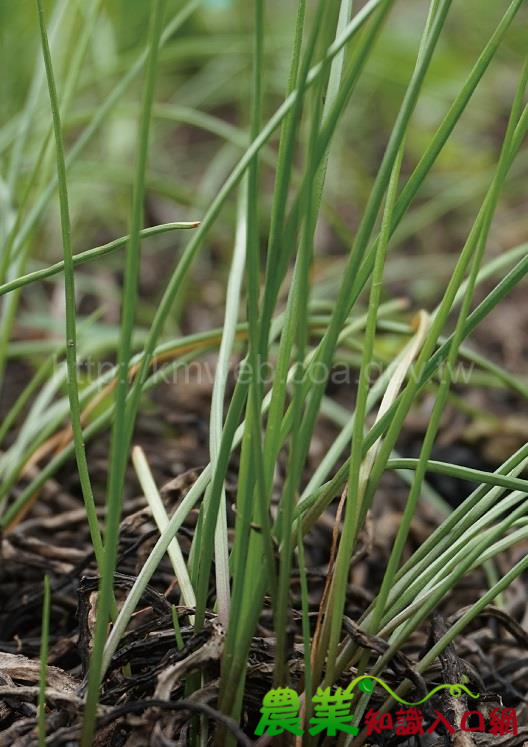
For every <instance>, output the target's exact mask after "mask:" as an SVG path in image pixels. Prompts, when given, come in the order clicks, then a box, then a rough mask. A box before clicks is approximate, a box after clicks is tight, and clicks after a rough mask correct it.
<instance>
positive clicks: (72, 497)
mask: <svg viewBox="0 0 528 747" xmlns="http://www.w3.org/2000/svg"><path fill="white" fill-rule="evenodd" d="M336 394H337V395H339V393H336ZM209 397H210V391H209V389H208V387H207V386H206V387H203V386H198V385H193V384H189V385H188V386H187V387H186V388H182V386H181V385H180V384H179V385H178V388H177V394H176V388H175V387H169V386H165V385H164V386H163V387H161V388H160V389H159V390H157V392H156V394H155V395H154V400H153V402H152V404H151V407H150V412H149V413H148V414H143V415H142V416H141V418H140V421H139V424H138V429H137V438H138V442H140V443H141V444H142V445H143V446H144V448H145V449H146V451H147V455H148V457H149V461H150V463H151V465H152V467H153V470H154V472H155V475H156V478H157V480H158V484H160V485H164V488H163V491H162V492H163V496H164V500H165V501H166V504H167V508H168V509H170V510H173V508H174V507H175V506H176V505H177V503H178V501H179V500H180V499H181V497H182V496H183V495H184V494H185V492H186V490H188V488H189V486H190V485H191V484H192V482H193V480H194V479H196V476H197V474H198V473H199V470H200V469H201V468H202V467H203V465H204V464H205V462H206V460H207V453H208V452H207V424H206V423H207V420H206V417H207V412H208V409H207V408H208V402H209ZM426 417H427V401H425V403H424V404H423V407H422V411H421V410H420V409H418V410H417V411H416V413H415V414H414V419H411V421H410V425H409V430H408V433H407V440H408V450H409V452H412V450H413V448H414V447H413V439H414V438H415V437H416V435H417V434H419V432H420V431H421V430H422V428H423V421H425V420H426ZM447 420H448V421H449V422H450V429H451V431H450V435H449V434H448V433H447V431H445V432H444V448H445V449H449V448H451V449H457V448H458V449H460V448H464V447H461V446H460V444H457V443H455V441H456V439H459V436H460V432H459V431H457V429H456V428H455V429H454V431H453V422H454V421H453V418H447ZM455 421H456V419H455ZM422 432H423V431H422ZM330 438H332V431H331V429H330V428H329V427H328V426H327V427H324V426H323V427H321V429H320V432H319V434H318V439H317V440H316V442H315V444H314V448H313V454H312V458H313V459H315V460H317V459H318V454H319V452H321V453H322V452H323V451H324V449H325V448H326V445H327V444H328V441H329V439H330ZM107 454H108V443H106V442H105V439H100V440H98V441H97V443H94V444H91V445H90V446H89V461H90V464H91V469H92V475H93V480H94V484H95V486H96V488H99V493H100V494H101V495H102V493H103V488H102V486H104V480H105V475H106V471H107ZM235 474H236V464H233V469H232V472H231V473H230V474H229V475H228V485H227V487H228V499H229V504H230V510H232V509H231V507H232V502H233V499H234V494H235V487H236V486H235V477H234V476H235ZM437 487H438V489H439V490H440V491H441V492H443V493H444V494H445V495H447V497H448V498H451V500H452V501H456V500H458V499H459V497H460V496H459V494H458V492H456V491H459V490H460V486H454V485H453V484H452V483H450V482H449V481H445V482H444V483H439V484H437ZM127 490H128V493H127V495H126V496H125V502H124V518H123V522H122V531H121V542H120V547H119V564H118V574H117V575H116V590H117V594H118V596H123V595H124V594H125V593H126V592H127V591H128V590H129V589H130V587H131V585H132V583H133V581H134V579H135V577H136V576H137V573H138V571H139V569H140V567H141V565H142V562H143V560H144V559H145V557H146V556H147V554H148V553H149V551H150V550H151V548H152V546H153V544H154V542H155V541H156V539H157V536H158V533H157V530H156V529H155V526H154V524H153V521H152V518H151V515H150V513H149V510H148V508H147V507H146V503H145V500H144V498H143V497H142V496H138V495H137V493H136V494H134V491H135V490H137V482H136V481H135V478H134V475H133V474H132V473H129V475H128V479H127ZM453 491H455V492H453ZM450 493H451V495H450ZM404 498H405V488H404V487H403V486H402V484H401V483H399V481H398V479H397V478H396V477H392V478H391V477H388V478H387V479H386V480H385V482H384V485H383V489H382V490H381V491H380V496H379V500H378V503H377V504H376V505H375V506H374V507H373V511H372V514H371V517H370V520H369V522H368V530H367V531H366V532H365V533H364V534H363V536H362V547H361V552H360V553H359V556H358V557H357V558H356V561H355V565H354V568H353V571H352V573H351V578H350V586H349V593H348V604H347V611H346V618H345V621H344V623H345V631H346V634H347V635H348V636H351V637H353V638H354V639H355V641H356V642H357V643H359V644H360V645H361V646H362V647H364V648H365V649H368V650H369V651H370V652H371V653H372V654H373V655H374V654H379V653H381V652H383V650H384V648H385V646H386V644H385V643H384V641H382V640H380V639H376V638H371V637H367V636H365V635H364V634H363V633H361V631H359V629H358V628H357V626H356V625H355V623H354V620H356V619H358V617H359V616H360V614H361V612H362V611H363V610H364V609H365V608H366V606H367V605H368V604H369V602H370V600H371V599H372V597H373V595H374V593H375V590H376V589H377V587H378V584H379V581H380V579H381V577H382V573H383V569H384V566H385V563H386V560H387V557H388V551H389V548H390V544H391V540H392V538H393V536H394V534H395V531H396V529H397V526H398V522H399V517H400V515H401V509H402V505H403V501H404ZM101 515H102V514H101ZM334 517H335V506H334V507H331V508H330V509H329V510H328V511H327V512H326V513H325V514H324V515H323V516H322V517H321V520H320V521H319V523H318V525H317V526H316V527H315V528H314V530H312V532H311V533H310V535H309V536H308V538H307V543H306V560H307V567H308V571H309V581H310V589H311V595H312V596H311V599H310V603H311V605H312V610H313V616H314V624H315V615H316V610H317V607H318V602H319V599H320V595H321V593H322V590H323V587H324V582H325V578H326V573H327V564H328V559H329V549H330V545H331V538H332V530H333V527H334ZM233 518H234V517H233V515H232V513H231V516H230V519H231V522H232V521H233ZM437 520H438V517H436V516H435V514H434V511H433V510H432V509H431V508H430V507H427V506H426V505H423V506H422V507H421V509H420V511H419V513H418V515H417V517H416V519H415V521H414V523H413V527H412V532H411V537H410V541H409V547H408V551H410V550H412V549H413V547H415V546H416V545H417V544H418V543H419V542H420V541H422V540H423V539H424V538H425V537H426V536H427V535H428V534H429V533H430V531H431V530H432V528H433V527H434V525H435V523H436V522H437ZM195 521H196V512H193V513H192V514H191V515H190V516H189V518H188V520H187V521H186V523H185V525H184V526H183V527H182V529H181V531H180V534H179V537H180V541H181V544H182V548H183V550H184V553H185V554H187V553H188V552H189V549H190V544H191V539H192V536H193V527H194V523H195ZM525 550H526V548H517V549H516V550H515V553H512V554H510V555H509V556H503V557H501V558H500V559H499V568H498V570H499V572H500V573H504V572H506V571H507V570H508V568H509V567H511V565H512V563H513V562H515V560H516V559H518V558H519V557H520V555H521V553H522V552H524V551H525ZM44 573H48V574H49V575H50V578H51V585H52V612H51V636H50V652H49V674H48V693H47V733H48V735H49V736H48V742H47V743H48V744H49V745H54V746H58V745H75V744H78V740H79V733H80V723H81V715H82V709H81V702H82V701H81V697H82V693H83V686H84V683H85V676H86V668H87V664H88V658H89V651H90V645H91V638H92V632H93V627H94V605H95V601H96V593H97V583H98V579H97V575H96V570H95V564H94V556H93V553H92V552H91V550H90V544H89V538H88V535H87V529H86V520H85V514H84V509H83V508H82V503H81V500H80V491H79V486H78V484H77V479H76V476H75V471H74V470H73V468H72V465H69V467H68V468H65V469H64V470H63V471H62V472H61V473H60V474H58V475H57V476H56V478H55V479H54V480H50V481H49V482H48V483H47V484H46V486H45V489H44V490H43V492H42V494H41V495H40V497H39V500H38V502H37V503H36V504H35V506H34V507H33V509H32V511H31V513H30V514H29V515H28V516H27V517H25V518H24V520H23V522H22V523H20V524H19V525H18V526H17V527H16V528H15V529H14V530H12V531H11V532H9V533H8V534H7V535H6V536H4V537H3V539H2V564H1V570H0V574H1V575H0V745H6V747H11V746H13V745H15V746H16V747H28V746H29V745H34V744H36V701H37V693H38V677H39V646H40V625H41V608H42V584H43V575H44ZM485 589H486V579H485V577H484V575H483V574H482V573H481V572H476V573H473V574H471V575H470V576H469V577H467V578H466V579H465V580H464V582H463V583H461V584H460V586H459V587H458V589H457V590H456V591H455V593H454V594H453V595H452V596H451V597H450V599H449V600H448V601H447V602H446V604H444V605H443V607H442V609H441V610H440V612H439V613H438V614H437V615H436V616H435V617H434V618H432V619H430V620H429V621H428V622H427V624H426V625H425V626H424V627H423V629H422V630H421V631H420V632H419V633H417V634H416V635H414V636H413V638H412V639H411V640H410V641H409V643H408V645H407V647H406V649H405V651H404V652H402V653H401V654H400V655H398V656H397V657H396V658H395V659H394V660H393V661H392V663H391V666H390V668H389V670H388V671H387V672H386V674H385V675H384V678H385V680H386V682H387V684H389V685H390V686H393V687H395V686H397V685H398V684H399V683H400V682H401V681H402V680H403V679H404V678H406V677H409V678H410V679H411V680H412V681H413V683H414V693H412V694H411V695H410V696H409V697H410V698H411V697H412V696H413V695H414V696H420V697H423V695H424V694H425V692H426V690H430V689H432V688H433V687H435V686H436V685H438V684H442V683H453V682H459V681H460V677H461V676H462V675H466V676H467V677H468V678H469V684H468V686H469V688H470V689H471V690H472V691H473V692H474V691H477V692H479V693H480V694H481V697H480V700H479V704H478V708H480V710H481V711H482V712H483V713H484V715H485V716H486V717H487V716H488V714H489V712H490V711H491V710H492V709H493V708H495V707H497V706H503V705H504V706H513V707H515V708H516V709H517V714H518V718H519V723H520V730H519V735H518V736H517V737H514V736H511V735H510V736H503V737H496V736H495V737H494V736H492V735H486V734H478V733H474V734H466V735H464V737H465V738H466V741H465V742H464V745H471V744H475V745H485V744H494V745H501V746H502V747H514V746H515V745H522V744H526V743H527V740H528V727H527V726H524V724H528V700H527V699H526V693H527V692H528V634H527V633H526V623H527V621H528V604H527V584H526V579H524V580H522V579H519V580H518V581H517V582H516V583H515V584H514V585H513V586H512V588H511V589H510V590H509V592H508V593H507V594H506V597H505V600H504V607H502V608H501V609H500V610H499V609H497V608H490V609H488V611H487V612H486V614H484V615H482V616H481V617H479V618H478V619H477V620H476V621H475V623H474V624H473V625H472V626H471V627H470V628H469V629H467V630H466V631H465V633H464V635H463V636H460V637H459V638H458V639H457V640H456V644H455V645H454V646H453V647H452V648H451V649H449V650H448V651H447V652H446V653H445V655H444V656H443V657H442V658H441V659H439V660H437V662H436V663H435V665H434V666H432V667H431V668H430V669H429V670H428V671H427V673H426V674H425V676H424V677H423V678H422V677H421V676H419V675H418V674H417V673H416V672H415V671H414V669H413V662H415V661H417V659H418V658H419V656H420V654H422V653H423V652H425V651H426V650H427V649H428V648H429V647H430V646H431V644H432V643H433V642H434V640H436V639H437V638H438V637H439V636H440V635H441V634H442V631H443V630H445V626H446V625H447V626H449V625H450V624H451V623H452V622H453V621H454V620H456V619H457V618H458V617H459V616H460V615H461V614H462V613H463V610H464V608H465V606H466V605H467V604H468V603H469V602H471V601H473V600H475V599H477V598H478V596H479V595H480V594H481V593H482V592H483V591H484V590H485ZM178 603H179V594H178V588H177V585H176V583H175V580H174V577H173V574H172V572H171V568H170V565H169V564H168V562H167V561H166V560H165V561H163V562H162V564H161V566H160V567H159V569H158V571H157V572H156V574H155V576H154V578H153V579H152V581H151V585H150V586H149V588H148V590H147V592H146V594H145V595H144V597H143V599H142V602H141V604H140V605H139V607H138V609H137V611H136V614H135V615H134V618H133V622H132V624H131V625H130V626H129V629H128V632H127V634H126V636H125V637H124V638H123V640H122V641H121V643H120V645H119V647H118V650H117V652H116V654H115V656H114V658H113V661H112V664H111V667H110V669H109V671H108V672H107V674H106V676H105V678H104V683H103V688H102V695H101V710H100V719H99V722H98V732H97V738H96V741H95V744H98V745H103V744H104V745H126V747H139V745H147V744H149V745H185V744H188V743H190V734H191V728H192V724H193V722H194V723H195V724H196V717H197V716H200V715H201V716H203V717H204V718H205V719H207V720H208V721H209V723H210V735H211V736H210V743H211V744H215V736H214V735H215V728H216V727H217V726H218V724H220V725H222V724H223V728H227V729H229V730H231V731H232V732H233V734H234V736H235V737H236V739H237V741H238V743H240V744H250V743H252V741H253V739H254V737H251V736H250V735H253V733H254V729H255V727H256V724H257V721H258V718H259V708H260V706H261V704H262V698H263V696H264V694H265V693H266V692H267V691H268V690H269V689H270V688H271V687H272V683H273V670H274V646H275V640H274V637H273V633H272V625H271V612H270V609H269V605H268V606H267V607H266V609H265V611H264V613H263V615H262V618H261V621H260V627H259V629H258V631H257V635H256V636H255V638H254V640H253V643H252V646H251V651H250V655H249V661H248V669H247V686H246V696H245V701H244V709H243V718H242V725H241V728H240V727H238V726H237V725H235V724H234V723H232V722H230V721H229V720H227V721H226V719H225V718H224V717H223V716H222V715H221V714H220V713H219V712H218V711H217V710H216V703H217V692H218V681H219V673H220V661H221V656H222V648H223V637H222V631H221V630H220V627H219V625H218V623H217V621H216V619H215V616H214V615H213V614H212V613H210V615H209V617H208V620H207V625H206V627H205V629H204V630H203V631H202V632H200V633H194V632H193V629H192V627H191V626H190V624H189V620H188V617H187V616H186V610H185V609H184V608H181V607H180V608H179V619H180V622H181V628H182V636H183V640H184V648H183V649H182V650H179V649H178V647H177V645H176V639H175V633H174V629H173V625H172V615H171V605H172V604H176V605H178ZM291 603H292V612H291V617H290V623H289V625H290V627H289V630H290V633H291V635H290V636H289V645H290V651H289V668H290V675H291V684H292V685H293V686H294V687H296V686H298V685H300V684H301V682H302V677H303V666H304V665H303V646H302V636H301V619H300V615H299V612H298V611H299V610H300V607H301V605H300V588H299V579H298V576H297V575H294V577H293V580H292V597H291ZM127 665H128V671H130V672H131V675H132V676H131V677H127V676H125V674H124V672H125V671H127ZM199 672H200V673H202V674H203V680H202V681H203V682H205V683H207V684H206V685H205V686H204V687H203V688H202V689H198V690H195V691H194V692H193V694H192V695H190V696H188V697H187V696H186V692H185V681H186V680H187V681H189V676H192V674H193V673H194V674H195V676H196V673H199ZM353 676H354V672H353V671H352V670H351V671H349V672H347V673H346V675H345V676H344V677H343V679H342V682H341V684H343V685H345V686H346V684H348V683H349V682H350V680H351V679H352V678H353ZM192 681H193V682H194V683H196V682H198V683H199V682H200V678H199V677H198V679H193V680H192ZM381 695H382V693H381V692H380V693H376V694H375V695H374V697H373V699H372V701H371V705H372V706H373V707H374V708H376V706H379V705H380V704H381ZM414 699H419V698H418V697H416V698H414ZM428 703H429V705H428V706H424V715H425V723H428V722H429V721H431V715H432V713H433V711H432V710H431V709H432V708H435V707H436V708H437V709H439V710H441V711H442V712H443V713H444V714H446V715H448V714H449V712H450V711H454V710H455V709H456V708H457V707H459V705H460V702H459V703H455V702H451V701H449V699H448V700H447V701H446V700H444V701H442V700H441V698H437V699H433V700H431V701H428ZM466 705H467V707H468V709H470V710H472V709H474V708H475V705H474V704H473V703H472V704H471V705H470V704H469V703H467V704H466ZM457 738H460V734H459V735H458V737H457ZM370 739H373V737H369V740H370ZM422 739H423V738H422ZM406 740H407V741H406ZM370 743H371V744H383V745H392V744H409V745H411V744H413V743H412V742H409V741H408V738H406V737H397V736H395V735H394V732H385V733H384V732H382V734H381V735H379V736H378V737H377V741H376V742H370ZM422 743H423V744H425V742H422ZM453 743H454V742H453ZM427 744H428V745H431V747H434V745H435V744H439V745H440V744H450V742H449V741H448V737H442V736H440V737H438V738H437V739H436V741H435V738H433V737H432V738H431V740H430V741H429V742H428V743H427ZM460 744H462V742H460Z"/></svg>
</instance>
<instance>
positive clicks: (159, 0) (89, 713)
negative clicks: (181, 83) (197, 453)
mask: <svg viewBox="0 0 528 747" xmlns="http://www.w3.org/2000/svg"><path fill="white" fill-rule="evenodd" d="M165 4H166V2H165V0H155V2H154V3H153V6H152V11H151V24H150V31H149V42H148V49H149V52H148V57H147V62H146V71H145V84H144V94H143V104H142V113H141V122H140V129H139V144H138V157H137V164H136V177H135V182H134V192H133V196H132V212H131V223H130V237H129V242H128V245H127V255H126V266H125V280H124V292H123V308H122V319H121V337H120V343H119V351H118V362H117V387H116V393H115V413H114V423H113V427H112V439H111V446H110V474H109V478H108V485H107V513H106V530H105V550H104V565H103V572H102V576H101V581H100V587H99V596H98V603H97V618H96V628H95V635H94V644H93V650H92V655H91V657H90V667H89V671H88V688H87V693H86V706H85V711H84V719H83V730H82V738H81V744H82V747H91V745H92V742H93V736H94V732H95V720H96V713H97V702H98V698H99V687H100V684H101V666H102V658H103V650H104V644H105V641H106V635H107V625H108V621H109V618H110V610H111V600H112V597H113V584H114V571H115V566H116V561H117V550H118V545H119V523H120V519H121V507H122V500H123V498H122V496H123V489H124V480H125V470H126V464H127V459H128V452H129V445H130V439H131V436H132V433H131V429H129V428H127V412H126V404H127V391H128V369H129V364H130V357H131V352H132V333H133V328H134V317H135V311H136V304H137V294H138V279H139V270H140V250H141V238H140V231H141V228H142V223H143V204H144V197H145V172H146V166H147V157H148V144H149V132H150V120H151V111H152V102H153V99H154V88H155V82H156V74H157V68H158V53H159V45H160V37H161V32H162V24H163V15H164V11H165Z"/></svg>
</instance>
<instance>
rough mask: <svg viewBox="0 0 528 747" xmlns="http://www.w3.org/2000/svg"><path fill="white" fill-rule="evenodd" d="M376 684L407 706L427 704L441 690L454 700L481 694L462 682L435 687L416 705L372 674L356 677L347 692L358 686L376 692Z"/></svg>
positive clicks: (364, 691)
mask: <svg viewBox="0 0 528 747" xmlns="http://www.w3.org/2000/svg"><path fill="white" fill-rule="evenodd" d="M374 682H377V683H378V684H379V685H381V686H382V687H384V688H385V690H386V691H387V692H388V693H389V695H390V696H391V697H392V698H394V700H397V701H398V703H402V704H403V705H406V706H418V705H421V704H422V703H425V701H426V700H429V698H432V696H433V695H434V694H435V693H437V692H440V690H446V689H447V690H449V694H450V695H451V696H452V697H453V698H459V697H460V696H461V695H462V693H466V695H469V697H470V698H474V699H476V698H478V697H479V693H477V694H476V695H474V694H473V693H472V692H471V690H469V689H468V688H467V687H466V686H465V685H464V684H462V683H461V682H457V683H455V684H453V685H438V687H435V688H434V690H431V692H430V693H428V694H427V695H426V696H425V698H422V700H417V701H416V702H414V703H411V702H409V701H408V700H403V698H400V696H399V695H397V694H396V693H395V692H394V691H393V690H391V688H390V687H389V686H388V685H387V684H386V683H385V682H383V680H380V679H379V677H373V676H372V675H370V674H363V675H361V677H356V679H355V680H352V682H351V683H350V685H349V686H348V687H347V689H346V692H347V693H349V694H350V693H351V692H352V690H353V689H354V687H355V686H356V685H357V686H358V688H359V689H360V690H361V692H362V693H371V692H373V691H374Z"/></svg>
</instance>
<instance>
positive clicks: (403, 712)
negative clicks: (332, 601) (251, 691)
mask: <svg viewBox="0 0 528 747" xmlns="http://www.w3.org/2000/svg"><path fill="white" fill-rule="evenodd" d="M374 682H377V683H378V684H379V685H381V686H382V687H384V688H385V690H386V691H387V692H388V693H389V694H390V695H391V697H392V698H393V699H394V700H396V701H398V702H399V703H400V704H401V705H402V708H400V709H399V710H397V711H396V713H395V717H393V715H392V714H391V713H389V712H387V711H374V710H373V709H369V710H368V711H367V713H366V714H365V716H364V718H363V720H362V726H363V728H364V729H365V730H366V735H367V736H369V735H371V734H381V733H382V732H383V731H390V730H394V731H395V734H396V735H401V736H404V735H406V736H418V735H425V734H434V733H435V732H437V730H440V728H441V727H443V728H444V731H443V733H444V734H445V733H448V734H455V733H456V732H457V731H461V732H486V733H488V734H493V735H495V736H503V735H506V734H512V735H516V734H517V733H518V727H517V714H516V711H515V709H514V708H502V709H499V708H495V709H493V710H492V711H491V712H490V714H489V718H488V719H485V718H484V715H483V714H482V713H481V712H480V711H478V710H466V711H464V713H463V714H462V716H461V718H460V724H459V726H454V725H453V724H452V723H451V721H450V720H449V719H448V718H446V716H445V715H443V714H442V713H440V712H439V711H437V710H435V711H434V720H433V721H432V723H431V724H430V725H429V726H427V728H426V726H425V725H424V714H423V712H422V710H421V709H420V708H418V706H420V705H421V704H422V703H425V702H426V701H427V700H429V698H431V697H432V696H433V695H434V694H435V693H437V692H439V691H440V690H445V689H448V690H449V694H450V695H451V696H452V697H460V696H461V695H462V694H464V693H465V694H466V695H468V696H469V697H471V698H473V699H476V698H478V697H479V695H478V693H477V694H476V695H474V694H473V693H472V692H470V690H468V688H467V687H466V685H464V684H462V683H457V684H453V685H438V687H435V688H434V690H431V692H430V693H428V695H427V696H426V697H425V698H423V699H422V700H419V701H417V702H415V703H409V702H408V701H406V700H403V699H402V698H401V697H400V696H399V695H397V694H396V693H394V692H393V691H392V690H391V689H390V687H389V686H388V685H386V684H385V682H383V680H380V679H379V678H377V677H372V676H370V675H362V676H361V677H356V679H355V680H354V681H353V682H351V683H350V685H349V686H348V687H347V688H346V689H343V688H341V687H338V688H336V690H334V691H332V690H331V688H330V687H327V688H325V689H321V688H320V687H319V688H317V692H316V693H315V695H314V696H313V697H312V705H313V709H312V710H313V714H314V715H313V716H311V718H310V719H309V721H308V724H307V731H308V732H309V734H311V735H312V736H315V735H317V734H321V733H323V732H324V733H326V735H327V736H329V737H335V736H337V735H338V733H340V732H342V733H345V734H350V735H356V734H359V726H358V725H356V724H354V714H353V713H351V710H350V709H351V705H352V699H353V698H354V692H353V690H354V688H355V686H356V685H357V686H358V689H359V690H360V691H361V692H362V693H371V692H373V690H374ZM403 706H406V707H405V708H403ZM260 712H261V714H262V716H261V719H260V721H259V723H258V725H257V728H256V729H255V734H256V735H257V736H262V735H264V734H268V735H269V736H276V735H278V734H282V733H284V732H290V733H291V734H294V735H296V736H301V735H302V734H304V730H303V729H302V728H301V721H302V717H301V715H300V699H299V695H298V693H297V692H296V691H295V690H293V689H291V688H289V687H278V688H276V689H273V690H270V691H269V692H268V693H266V695H265V696H264V699H263V701H262V708H261V709H260ZM486 721H488V723H487V724H486Z"/></svg>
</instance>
